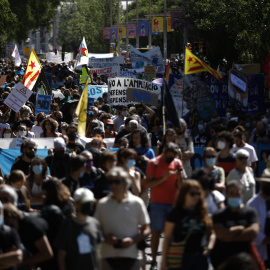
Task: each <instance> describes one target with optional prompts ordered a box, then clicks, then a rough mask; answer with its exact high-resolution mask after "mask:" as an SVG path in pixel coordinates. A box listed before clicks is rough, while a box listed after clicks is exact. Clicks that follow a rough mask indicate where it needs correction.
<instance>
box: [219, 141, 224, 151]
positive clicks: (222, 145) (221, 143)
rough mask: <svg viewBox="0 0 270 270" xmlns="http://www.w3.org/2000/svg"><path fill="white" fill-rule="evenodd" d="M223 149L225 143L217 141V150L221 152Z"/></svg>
mask: <svg viewBox="0 0 270 270" xmlns="http://www.w3.org/2000/svg"><path fill="white" fill-rule="evenodd" d="M225 147H226V143H225V142H223V141H218V143H217V148H218V149H219V150H223V149H225Z"/></svg>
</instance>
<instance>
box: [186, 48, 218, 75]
mask: <svg viewBox="0 0 270 270" xmlns="http://www.w3.org/2000/svg"><path fill="white" fill-rule="evenodd" d="M203 71H207V72H209V73H211V74H212V75H213V76H214V77H215V78H216V79H218V80H219V79H221V78H222V76H221V74H220V73H219V72H217V71H216V70H214V69H213V68H211V67H209V66H208V65H206V64H205V63H204V62H203V61H202V60H200V59H199V58H197V57H196V56H195V55H194V54H192V53H191V51H190V50H188V49H187V48H186V55H185V74H194V73H198V72H203Z"/></svg>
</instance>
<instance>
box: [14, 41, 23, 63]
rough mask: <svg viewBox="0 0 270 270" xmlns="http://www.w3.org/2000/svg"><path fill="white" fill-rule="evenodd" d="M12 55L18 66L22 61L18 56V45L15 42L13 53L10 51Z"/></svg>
mask: <svg viewBox="0 0 270 270" xmlns="http://www.w3.org/2000/svg"><path fill="white" fill-rule="evenodd" d="M12 57H14V58H15V66H16V67H19V66H20V65H21V63H22V59H21V57H20V53H19V50H18V47H17V45H16V44H15V48H14V50H13V53H12Z"/></svg>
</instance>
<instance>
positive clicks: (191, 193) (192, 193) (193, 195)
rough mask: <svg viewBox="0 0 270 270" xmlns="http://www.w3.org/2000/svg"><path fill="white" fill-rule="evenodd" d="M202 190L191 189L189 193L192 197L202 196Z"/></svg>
mask: <svg viewBox="0 0 270 270" xmlns="http://www.w3.org/2000/svg"><path fill="white" fill-rule="evenodd" d="M201 194H202V193H201V192H200V191H190V192H189V195H190V196H192V197H195V196H201Z"/></svg>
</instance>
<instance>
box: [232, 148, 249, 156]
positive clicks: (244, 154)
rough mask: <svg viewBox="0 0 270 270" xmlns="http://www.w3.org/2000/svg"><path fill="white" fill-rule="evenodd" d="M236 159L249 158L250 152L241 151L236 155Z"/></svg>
mask: <svg viewBox="0 0 270 270" xmlns="http://www.w3.org/2000/svg"><path fill="white" fill-rule="evenodd" d="M235 156H236V158H238V157H247V158H249V152H248V151H247V150H245V149H239V150H238V151H237V152H236V153H235Z"/></svg>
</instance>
